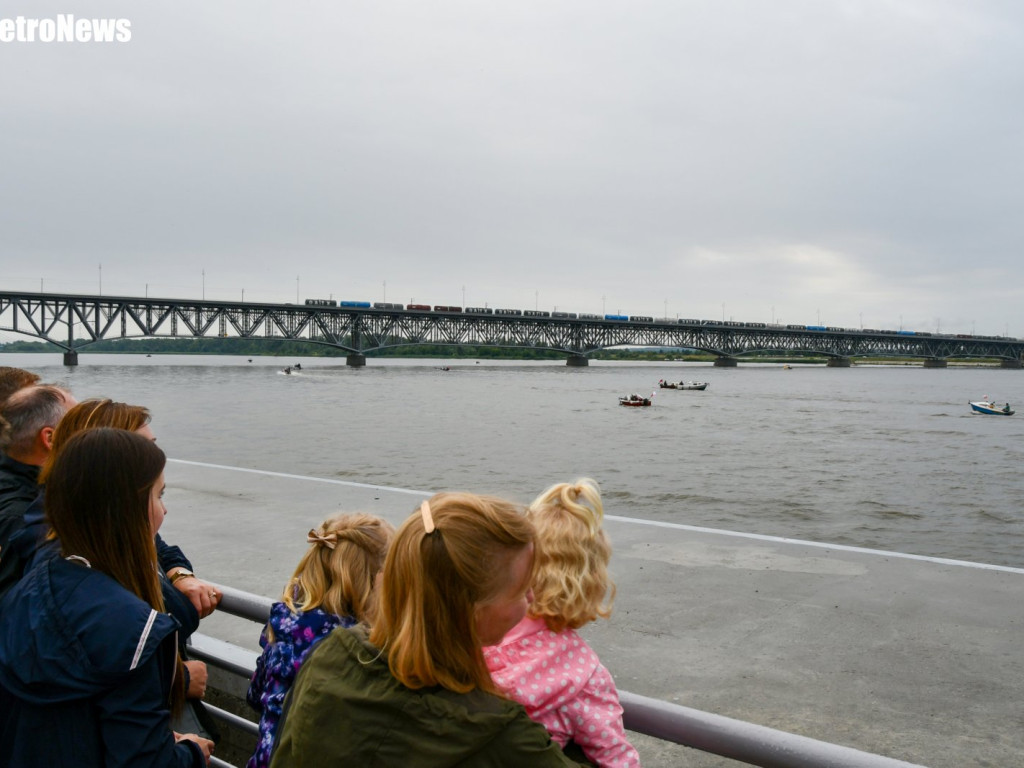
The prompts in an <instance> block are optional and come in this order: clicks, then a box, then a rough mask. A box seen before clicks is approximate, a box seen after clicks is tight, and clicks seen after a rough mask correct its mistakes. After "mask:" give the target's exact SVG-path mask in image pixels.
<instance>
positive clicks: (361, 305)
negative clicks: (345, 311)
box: [338, 301, 370, 309]
mask: <svg viewBox="0 0 1024 768" xmlns="http://www.w3.org/2000/svg"><path fill="white" fill-rule="evenodd" d="M338 306H339V307H352V308H353V309H369V308H370V302H368V301H339V302H338Z"/></svg>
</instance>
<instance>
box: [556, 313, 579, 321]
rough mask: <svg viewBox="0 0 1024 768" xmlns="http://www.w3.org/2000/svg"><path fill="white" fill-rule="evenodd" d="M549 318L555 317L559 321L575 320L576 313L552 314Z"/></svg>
mask: <svg viewBox="0 0 1024 768" xmlns="http://www.w3.org/2000/svg"><path fill="white" fill-rule="evenodd" d="M551 316H552V317H557V318H559V319H560V320H575V319H576V313H575V312H552V313H551Z"/></svg>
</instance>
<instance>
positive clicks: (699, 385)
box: [658, 379, 708, 391]
mask: <svg viewBox="0 0 1024 768" xmlns="http://www.w3.org/2000/svg"><path fill="white" fill-rule="evenodd" d="M658 386H659V387H661V388H662V389H695V390H701V391H703V390H705V389H707V388H708V383H707V382H706V381H680V382H678V383H677V382H674V381H665V380H664V379H660V380H659V381H658Z"/></svg>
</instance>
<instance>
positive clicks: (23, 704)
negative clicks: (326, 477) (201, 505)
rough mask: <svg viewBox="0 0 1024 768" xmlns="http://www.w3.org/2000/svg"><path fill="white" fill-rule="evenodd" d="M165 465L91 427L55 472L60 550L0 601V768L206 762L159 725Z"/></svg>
mask: <svg viewBox="0 0 1024 768" xmlns="http://www.w3.org/2000/svg"><path fill="white" fill-rule="evenodd" d="M164 462H165V457H164V455H163V452H162V451H160V449H159V448H157V447H156V446H155V445H153V444H152V442H150V441H149V440H147V439H146V438H144V437H142V436H140V435H135V434H132V433H130V432H127V431H124V430H119V429H96V430H90V431H87V432H85V433H82V434H80V435H76V436H75V437H73V438H72V439H71V440H70V441H69V442H68V444H67V447H66V449H65V451H64V453H63V454H62V455H61V457H60V458H59V459H58V460H57V461H56V462H55V463H54V464H53V466H52V471H51V473H50V475H49V479H48V483H47V494H46V510H45V511H46V515H47V518H48V520H49V522H50V524H51V525H52V527H53V531H54V533H55V534H56V535H57V537H58V539H59V541H60V548H59V551H57V552H53V553H51V555H50V556H48V557H46V558H43V559H41V560H40V561H39V562H37V563H36V564H35V565H34V566H33V567H32V569H31V570H30V571H29V572H28V573H27V574H26V575H25V577H24V578H23V579H22V580H21V581H20V582H19V583H18V584H17V585H16V586H15V587H14V588H13V589H12V590H11V591H10V592H8V594H7V595H6V596H5V597H4V598H3V600H2V601H0V711H2V712H3V713H4V719H3V723H2V724H0V765H12V766H36V765H40V766H49V765H52V766H63V765H75V766H86V767H87V768H88V767H89V766H97V767H98V766H104V768H110V767H111V766H134V765H146V766H152V767H153V768H171V767H172V766H173V767H174V768H178V767H179V766H181V767H182V768H185V767H188V768H192V767H195V768H198V767H199V766H203V765H205V758H206V756H207V755H208V754H209V750H210V749H211V748H212V744H211V743H210V742H208V741H207V740H205V739H201V738H198V737H196V736H195V735H194V734H187V735H186V736H185V737H184V739H185V741H182V742H179V743H175V738H174V736H173V734H172V732H171V725H170V717H169V710H170V709H173V708H174V707H176V706H179V707H180V705H181V704H182V702H183V699H184V691H183V690H182V688H181V680H182V677H181V675H182V667H181V665H180V662H179V660H178V656H177V643H176V635H177V632H178V630H179V627H180V625H179V623H178V621H177V620H176V619H175V618H173V617H172V616H170V615H169V614H167V613H165V612H164V604H163V599H162V597H161V591H160V590H161V587H160V579H159V576H158V572H157V567H156V547H155V544H154V536H155V535H156V532H157V530H158V529H159V525H160V523H161V522H162V519H163V515H164V514H165V510H164V508H163V506H162V503H161V501H160V493H161V492H162V489H163V466H164ZM41 734H45V737H44V738H41V737H40V735H41Z"/></svg>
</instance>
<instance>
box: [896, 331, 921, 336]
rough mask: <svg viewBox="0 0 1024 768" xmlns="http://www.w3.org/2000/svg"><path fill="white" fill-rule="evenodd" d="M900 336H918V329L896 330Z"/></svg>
mask: <svg viewBox="0 0 1024 768" xmlns="http://www.w3.org/2000/svg"><path fill="white" fill-rule="evenodd" d="M896 333H897V335H899V336H917V332H916V331H896Z"/></svg>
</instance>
